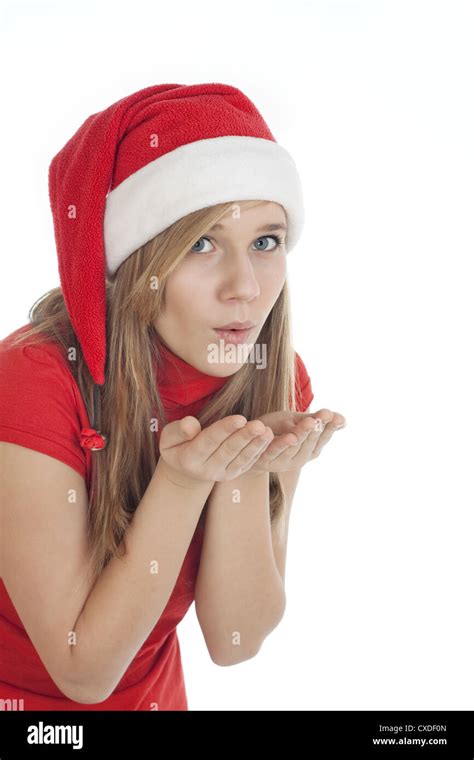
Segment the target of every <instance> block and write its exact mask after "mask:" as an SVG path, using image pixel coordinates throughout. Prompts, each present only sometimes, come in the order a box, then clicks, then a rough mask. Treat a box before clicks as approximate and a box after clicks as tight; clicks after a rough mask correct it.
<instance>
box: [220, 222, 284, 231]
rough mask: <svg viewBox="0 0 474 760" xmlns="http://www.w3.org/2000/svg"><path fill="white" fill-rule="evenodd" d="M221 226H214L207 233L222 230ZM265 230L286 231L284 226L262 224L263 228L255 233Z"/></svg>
mask: <svg viewBox="0 0 474 760" xmlns="http://www.w3.org/2000/svg"><path fill="white" fill-rule="evenodd" d="M223 226H224V225H223V224H219V223H218V224H214V226H213V227H211V228H210V229H209V232H211V231H212V230H221V229H222V228H223ZM265 230H286V225H284V224H280V223H278V224H264V225H263V227H259V228H258V229H257V232H264V231H265Z"/></svg>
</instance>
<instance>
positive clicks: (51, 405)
mask: <svg viewBox="0 0 474 760" xmlns="http://www.w3.org/2000/svg"><path fill="white" fill-rule="evenodd" d="M22 329H24V328H20V330H22ZM16 334H17V333H13V335H16ZM164 355H165V360H166V364H165V379H164V380H163V381H162V382H160V383H159V389H160V393H161V396H162V399H163V403H164V404H165V408H166V411H167V414H168V417H169V419H170V420H173V419H179V418H182V417H184V416H186V415H187V414H196V413H198V412H199V411H200V409H201V408H202V407H203V406H205V404H206V403H207V402H208V401H209V399H210V396H212V394H214V393H215V392H216V391H217V390H218V389H219V388H220V387H221V386H222V385H223V384H224V383H225V382H226V380H227V378H216V377H212V376H210V375H205V374H203V373H202V372H201V371H200V370H198V369H195V368H194V367H191V366H190V365H189V364H187V363H186V362H184V361H183V360H182V359H180V358H179V357H177V356H175V354H172V353H171V352H170V351H168V350H166V351H165V354H164ZM295 360H296V366H297V372H298V374H297V389H299V390H298V399H299V403H298V410H299V411H304V410H306V408H307V407H308V405H309V403H310V402H311V400H312V398H313V392H312V389H311V382H310V379H309V376H308V374H307V372H306V369H305V367H304V364H303V362H302V360H301V358H300V357H299V355H298V354H296V356H295ZM174 380H175V381H176V383H177V384H174V382H173V381H174ZM184 402H186V405H184ZM89 426H90V423H89V419H88V416H87V413H86V409H85V406H84V403H83V400H82V397H81V394H80V391H79V388H78V386H77V384H76V382H75V380H74V378H73V376H72V374H71V372H70V370H69V367H68V363H67V360H66V359H65V358H64V357H63V356H62V354H61V352H60V350H59V348H58V347H56V346H55V345H54V344H51V343H48V344H46V343H42V344H41V345H39V346H34V347H33V346H19V347H13V348H9V349H8V337H7V338H6V339H4V340H3V341H1V342H0V440H1V441H6V442H9V443H15V444H18V445H20V446H24V447H26V448H30V449H34V450H35V451H39V452H42V453H44V454H47V455H48V456H52V457H54V458H56V459H59V460H60V461H62V462H64V463H65V464H67V465H69V466H70V467H72V468H73V469H74V470H76V471H77V472H78V473H79V474H80V475H81V476H82V477H84V478H85V480H86V484H87V488H88V490H89V489H90V469H91V456H94V453H91V452H90V451H89V450H87V449H83V448H81V447H80V445H79V439H80V432H81V429H82V428H84V427H89ZM202 538H203V533H202V531H200V530H199V529H197V530H196V532H195V534H194V536H193V539H192V541H191V544H190V546H189V549H188V552H187V553H186V556H185V558H184V561H183V565H182V568H181V571H180V574H179V576H178V579H177V582H176V585H175V588H174V589H173V592H172V594H171V596H170V599H169V601H168V604H167V605H166V607H165V610H164V611H163V614H162V615H161V617H160V619H159V620H158V622H157V624H156V626H155V628H154V629H153V630H152V632H151V633H150V635H149V637H148V638H147V640H146V641H145V642H144V644H143V646H142V647H141V649H140V650H139V651H138V653H137V654H136V656H135V658H134V659H133V661H132V662H131V663H130V665H129V667H128V669H127V671H126V672H125V673H124V675H123V677H122V679H121V681H120V682H119V683H118V685H117V687H116V689H115V691H114V692H113V694H112V695H111V696H110V697H109V698H108V699H107V700H105V701H104V702H100V703H98V704H96V705H87V704H80V703H78V702H73V701H72V700H70V699H68V698H66V697H65V696H64V695H63V694H62V692H60V691H59V689H58V688H57V687H56V685H55V683H54V682H53V680H52V679H51V678H50V676H49V674H48V672H47V670H46V669H45V667H44V665H43V663H42V662H41V660H40V658H39V656H38V654H37V652H36V650H35V648H34V646H33V644H32V643H31V641H30V639H29V636H28V634H27V632H26V630H25V628H24V626H23V624H22V622H21V620H20V618H19V616H18V614H17V612H16V610H15V607H14V606H13V603H12V601H11V599H10V597H9V595H8V592H7V590H6V587H5V585H4V583H3V581H2V580H1V579H0V710H2V709H4V707H3V704H4V703H2V701H1V700H9V699H11V700H17V702H16V705H15V703H13V708H12V709H23V710H153V709H160V710H187V709H188V705H187V697H186V690H185V684H184V676H183V670H182V663H181V656H180V648H179V640H178V636H177V631H176V627H177V625H178V623H179V622H180V621H181V620H182V618H183V617H184V615H185V614H186V612H187V610H188V609H189V607H190V606H191V604H192V602H193V601H194V587H195V581H196V575H197V571H198V566H199V557H200V550H201V546H202ZM10 709H11V708H10Z"/></svg>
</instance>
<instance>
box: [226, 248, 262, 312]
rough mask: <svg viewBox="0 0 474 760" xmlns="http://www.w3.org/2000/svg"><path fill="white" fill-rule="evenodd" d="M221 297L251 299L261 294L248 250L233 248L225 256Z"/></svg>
mask: <svg viewBox="0 0 474 760" xmlns="http://www.w3.org/2000/svg"><path fill="white" fill-rule="evenodd" d="M220 291H221V297H222V298H224V299H229V298H237V299H239V300H242V301H251V300H253V299H254V298H256V297H257V296H259V295H260V285H259V283H258V280H257V278H256V276H255V270H254V267H253V264H252V260H251V257H250V256H249V254H248V251H246V250H245V249H244V250H235V249H234V250H233V251H229V252H228V254H227V255H226V256H224V257H223V263H222V275H221V286H220Z"/></svg>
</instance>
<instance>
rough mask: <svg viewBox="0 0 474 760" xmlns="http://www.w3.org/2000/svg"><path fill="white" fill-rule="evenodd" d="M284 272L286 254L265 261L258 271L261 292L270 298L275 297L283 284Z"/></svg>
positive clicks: (285, 271)
mask: <svg viewBox="0 0 474 760" xmlns="http://www.w3.org/2000/svg"><path fill="white" fill-rule="evenodd" d="M286 274H287V269H286V254H281V256H277V257H275V258H274V259H273V260H272V261H268V262H265V266H264V267H262V268H261V269H260V270H259V272H258V280H259V285H260V291H261V293H262V294H263V293H265V295H266V296H268V298H270V299H276V298H277V296H278V294H279V293H280V291H281V289H282V287H283V285H284V284H285V280H286Z"/></svg>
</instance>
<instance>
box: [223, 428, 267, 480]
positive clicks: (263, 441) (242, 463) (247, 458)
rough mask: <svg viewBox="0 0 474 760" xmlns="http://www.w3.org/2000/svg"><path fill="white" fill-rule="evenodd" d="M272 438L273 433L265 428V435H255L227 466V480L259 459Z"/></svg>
mask: <svg viewBox="0 0 474 760" xmlns="http://www.w3.org/2000/svg"><path fill="white" fill-rule="evenodd" d="M272 438H273V432H272V430H271V429H270V428H266V430H265V433H263V434H262V435H257V436H256V437H255V438H254V439H253V440H252V441H251V442H250V443H248V444H247V446H245V447H244V448H243V449H242V450H241V451H240V453H239V454H238V455H237V456H236V457H235V458H234V459H233V460H232V461H231V462H230V463H229V464H228V465H227V468H226V473H227V476H228V477H229V478H234V477H237V475H238V474H239V473H241V472H242V471H243V470H248V469H250V467H252V466H253V464H254V463H255V462H256V461H258V460H259V459H260V456H261V455H262V453H263V452H264V451H265V449H266V448H268V446H269V444H270V443H271V441H272Z"/></svg>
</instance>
